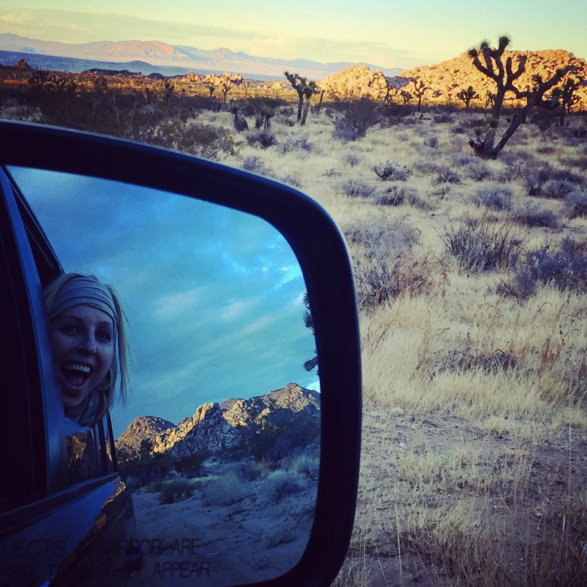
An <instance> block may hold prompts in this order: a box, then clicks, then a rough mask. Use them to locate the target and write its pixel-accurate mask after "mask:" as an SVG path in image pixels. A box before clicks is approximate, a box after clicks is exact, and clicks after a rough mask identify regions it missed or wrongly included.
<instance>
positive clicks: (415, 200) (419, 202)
mask: <svg viewBox="0 0 587 587" xmlns="http://www.w3.org/2000/svg"><path fill="white" fill-rule="evenodd" d="M406 204H408V206H411V207H412V208H416V209H417V210H432V206H431V205H430V204H429V203H428V201H427V200H425V199H424V198H421V197H420V196H419V195H418V192H417V191H416V190H408V191H406Z"/></svg>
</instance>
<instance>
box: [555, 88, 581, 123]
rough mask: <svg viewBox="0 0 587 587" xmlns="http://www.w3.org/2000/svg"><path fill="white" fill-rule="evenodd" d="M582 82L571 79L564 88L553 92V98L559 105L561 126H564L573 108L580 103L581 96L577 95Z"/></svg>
mask: <svg viewBox="0 0 587 587" xmlns="http://www.w3.org/2000/svg"><path fill="white" fill-rule="evenodd" d="M580 85H581V82H579V81H577V80H575V79H573V78H569V79H568V80H567V81H566V83H565V85H564V86H563V87H562V88H555V89H554V90H552V98H553V99H554V100H556V101H557V102H558V104H559V108H560V114H559V122H558V124H559V126H564V124H565V116H566V115H567V114H570V113H571V108H572V107H573V106H574V105H575V104H577V103H578V102H579V96H577V95H576V94H575V92H576V90H577V89H578V88H579V86H580Z"/></svg>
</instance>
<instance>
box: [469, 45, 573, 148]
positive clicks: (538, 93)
mask: <svg viewBox="0 0 587 587" xmlns="http://www.w3.org/2000/svg"><path fill="white" fill-rule="evenodd" d="M510 43H511V40H510V38H509V37H507V36H506V35H502V36H501V37H499V39H498V46H497V49H492V48H491V47H489V43H488V42H487V41H483V42H482V43H481V45H480V46H479V49H476V48H473V49H470V50H469V56H470V57H471V58H472V59H473V65H475V67H476V68H477V69H478V70H479V71H480V72H481V73H483V74H485V75H486V76H487V77H489V78H491V79H492V80H493V81H494V82H495V84H496V85H497V91H496V93H495V98H494V105H493V112H492V117H491V121H490V123H489V128H488V130H487V132H486V134H485V136H484V137H483V136H482V132H481V133H476V134H477V136H476V138H475V139H471V140H470V141H469V145H471V147H472V148H473V150H474V151H475V154H476V155H477V156H479V157H482V158H484V159H495V158H496V157H497V156H498V155H499V153H500V152H501V150H502V149H503V148H504V147H505V145H506V143H507V142H508V141H509V139H510V138H511V137H512V135H513V134H514V132H515V131H516V129H517V128H518V127H519V126H520V124H522V123H523V122H524V121H525V120H526V117H527V116H528V113H529V112H530V110H532V108H534V107H536V106H543V107H548V106H549V105H551V104H550V103H549V101H548V100H545V99H544V95H545V94H546V92H548V91H550V90H551V89H552V88H553V87H554V86H555V85H557V84H558V83H559V82H560V81H561V80H562V78H563V77H564V76H565V75H566V74H567V72H568V71H570V70H571V69H572V68H571V67H569V66H568V67H566V68H564V69H559V70H557V72H556V73H555V74H554V75H553V76H552V77H551V78H550V79H549V80H547V81H544V80H543V79H542V78H541V77H540V76H534V78H533V81H534V85H533V87H531V88H530V87H528V88H527V89H526V91H525V92H520V90H519V89H518V88H516V86H515V85H514V82H515V81H516V80H517V79H518V78H519V77H520V76H521V75H522V73H524V71H525V69H526V57H525V56H524V55H521V56H518V60H517V66H516V70H515V71H514V69H513V59H512V57H511V56H510V57H508V58H507V59H506V63H505V67H504V64H503V57H504V52H505V50H506V48H507V47H508V45H509V44H510ZM480 55H481V56H482V57H483V60H484V61H485V64H482V63H481V60H480V58H479V56H480ZM508 92H512V93H513V94H515V96H516V98H518V99H521V98H526V105H525V106H524V108H522V110H521V111H520V112H518V113H517V114H516V115H515V116H514V117H513V119H512V120H511V123H510V125H509V127H508V128H507V130H506V132H505V133H504V134H503V136H502V138H501V140H500V141H499V143H498V144H497V145H495V146H494V143H495V134H496V132H497V126H498V123H499V118H500V116H501V111H502V108H503V102H504V99H505V96H506V94H507V93H508ZM488 120H489V117H488Z"/></svg>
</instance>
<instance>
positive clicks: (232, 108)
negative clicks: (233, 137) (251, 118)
mask: <svg viewBox="0 0 587 587" xmlns="http://www.w3.org/2000/svg"><path fill="white" fill-rule="evenodd" d="M228 111H229V112H230V113H231V114H234V121H233V122H234V128H235V130H237V131H238V132H242V131H243V130H249V125H248V123H247V119H246V118H245V117H244V114H243V113H242V112H241V111H240V104H238V103H237V102H231V103H230V104H229V105H228Z"/></svg>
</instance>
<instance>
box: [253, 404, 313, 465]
mask: <svg viewBox="0 0 587 587" xmlns="http://www.w3.org/2000/svg"><path fill="white" fill-rule="evenodd" d="M246 443H247V445H248V447H249V454H250V455H252V456H253V457H254V458H255V459H256V460H257V461H264V462H270V463H279V462H280V461H281V460H282V459H283V458H286V457H288V456H289V455H291V454H293V453H295V452H296V451H298V450H307V449H308V448H311V447H314V446H318V445H319V443H320V413H319V411H318V410H317V409H315V408H310V407H309V408H308V409H306V410H304V411H303V412H295V413H292V412H291V411H290V410H286V409H282V408H277V409H275V410H273V411H272V412H271V413H270V414H268V415H267V416H266V417H265V418H263V420H262V422H261V425H260V427H259V428H258V429H254V428H253V427H249V430H247V433H246Z"/></svg>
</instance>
